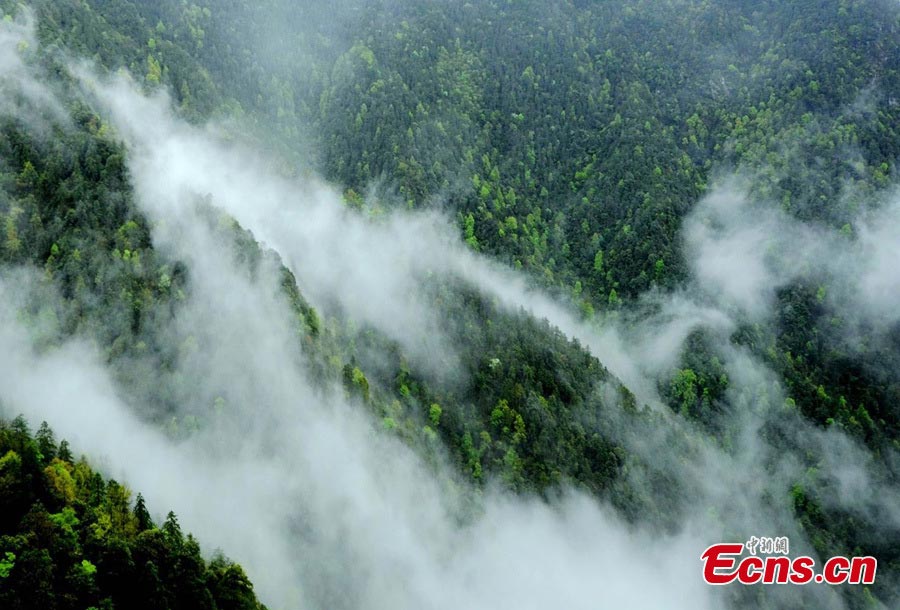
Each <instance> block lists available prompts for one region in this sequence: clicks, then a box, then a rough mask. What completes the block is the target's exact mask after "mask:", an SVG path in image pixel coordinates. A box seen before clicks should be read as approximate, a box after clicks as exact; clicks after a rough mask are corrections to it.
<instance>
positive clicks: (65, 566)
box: [0, 420, 264, 610]
mask: <svg viewBox="0 0 900 610" xmlns="http://www.w3.org/2000/svg"><path fill="white" fill-rule="evenodd" d="M41 430H42V437H32V436H31V435H30V434H29V432H28V429H27V426H25V425H24V422H23V421H22V420H16V421H14V422H6V421H2V420H0V452H3V453H4V454H5V457H4V458H3V459H2V461H0V516H2V519H0V607H2V608H10V609H15V610H19V609H21V610H25V609H27V608H88V607H95V608H113V607H116V608H151V607H152V608H161V607H166V608H173V609H175V608H191V609H207V610H214V609H215V608H235V609H240V610H264V607H263V606H262V605H261V604H260V603H259V602H258V601H257V600H256V597H255V595H254V593H253V587H252V585H251V584H250V583H249V581H248V580H247V577H246V576H245V575H244V573H243V571H242V570H241V568H240V567H239V566H237V565H235V564H232V563H230V562H228V561H227V560H225V559H223V558H221V557H220V558H217V559H215V560H213V561H212V562H210V563H208V564H207V563H206V562H205V561H204V560H203V558H202V557H201V555H200V549H199V547H198V546H197V544H196V542H194V541H193V539H192V538H191V537H190V536H188V537H187V538H185V537H184V536H183V535H182V533H181V529H180V527H179V526H178V522H177V519H176V518H175V516H174V514H172V513H169V516H168V517H167V519H166V521H165V524H164V525H163V527H162V529H156V528H155V527H154V526H153V524H152V521H150V519H149V515H148V514H147V513H146V506H145V505H144V503H143V498H141V496H138V502H137V504H136V505H135V506H134V508H132V506H131V502H130V499H129V498H130V492H129V490H128V489H127V488H125V487H124V486H121V485H118V484H117V483H115V481H104V480H103V479H102V478H101V477H100V475H98V474H96V473H94V472H93V471H91V470H90V468H89V467H88V466H87V465H86V464H85V463H84V462H79V463H73V462H71V461H70V456H68V457H52V458H48V457H46V455H45V453H46V451H45V452H42V451H41V450H40V445H41V444H42V443H43V442H45V441H46V439H47V438H48V436H50V434H52V433H50V430H49V427H47V426H46V425H42V426H41ZM44 449H45V450H46V447H45V448H44ZM60 454H61V455H62V454H63V452H60ZM59 472H66V473H75V476H73V477H72V478H71V479H70V480H71V481H72V484H73V485H74V490H72V491H73V493H72V494H60V493H59V489H58V486H59V484H58V481H56V482H55V481H54V480H53V479H52V478H51V473H57V474H58V473H59Z"/></svg>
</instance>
